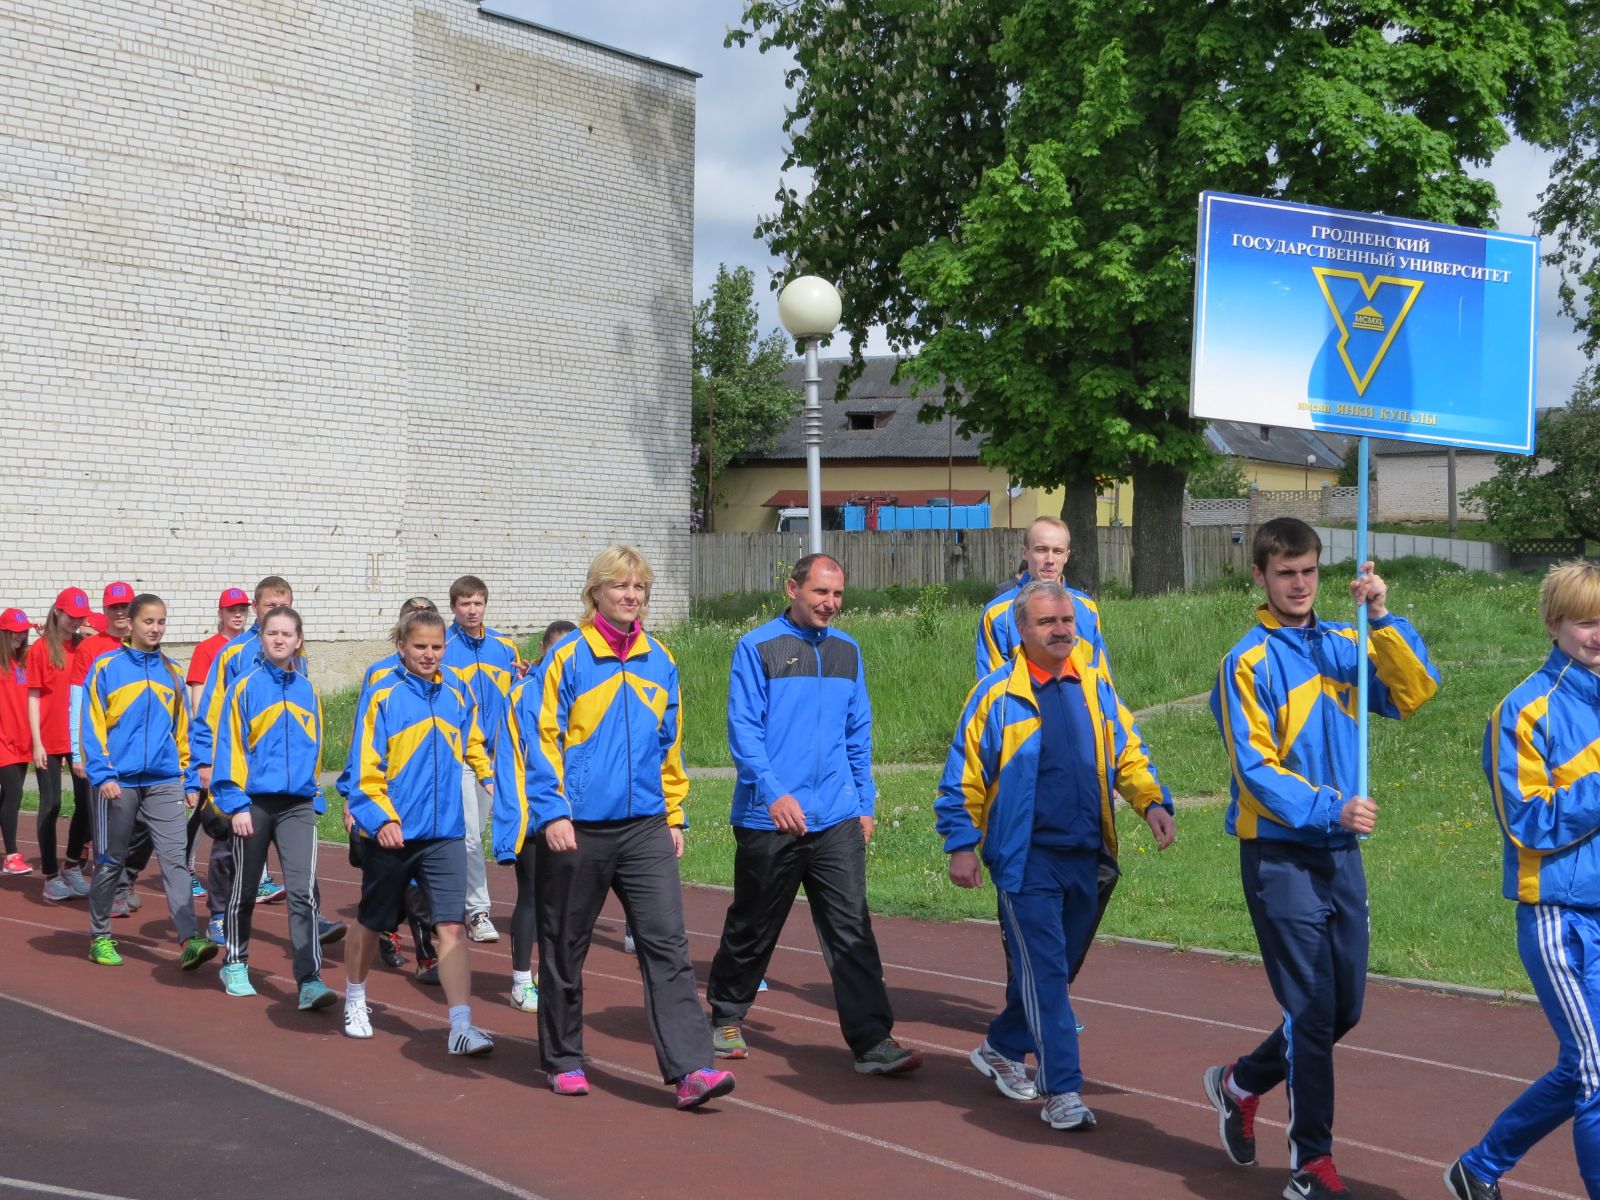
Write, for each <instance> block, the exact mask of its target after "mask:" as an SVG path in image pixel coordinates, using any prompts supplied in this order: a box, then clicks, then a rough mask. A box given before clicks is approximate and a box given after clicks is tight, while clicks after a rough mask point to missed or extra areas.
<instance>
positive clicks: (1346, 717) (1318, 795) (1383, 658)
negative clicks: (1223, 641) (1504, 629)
mask: <svg viewBox="0 0 1600 1200" xmlns="http://www.w3.org/2000/svg"><path fill="white" fill-rule="evenodd" d="M1256 614H1257V616H1258V618H1259V622H1260V623H1259V624H1258V625H1256V627H1255V628H1254V629H1252V630H1251V631H1250V632H1249V633H1247V634H1245V636H1244V637H1243V639H1241V640H1240V642H1239V644H1238V645H1236V646H1235V647H1234V648H1233V649H1232V650H1230V651H1229V652H1228V654H1227V657H1225V658H1224V659H1223V660H1222V667H1221V669H1220V671H1219V672H1218V675H1217V683H1216V686H1215V687H1214V688H1213V689H1212V691H1211V714H1212V716H1214V717H1215V718H1216V720H1217V727H1218V729H1220V730H1221V732H1222V743H1223V746H1224V748H1225V749H1226V750H1227V752H1228V759H1229V764H1230V767H1231V770H1232V778H1231V780H1230V782H1229V788H1230V791H1231V792H1232V796H1233V800H1232V803H1230V804H1229V805H1228V815H1227V819H1226V827H1227V830H1228V832H1229V833H1230V834H1232V835H1233V836H1235V837H1237V838H1241V839H1244V840H1249V839H1252V838H1261V839H1264V840H1268V841H1286V842H1299V843H1301V844H1303V845H1308V846H1322V847H1329V848H1332V847H1338V846H1347V845H1351V844H1353V843H1354V842H1355V840H1356V835H1355V834H1353V833H1351V832H1349V831H1348V830H1346V829H1343V828H1341V827H1340V825H1339V813H1340V811H1341V810H1342V809H1343V808H1344V805H1345V802H1346V801H1347V800H1349V799H1350V798H1351V797H1352V796H1354V795H1355V794H1356V784H1357V771H1356V755H1357V751H1358V747H1357V744H1356V733H1357V724H1356V695H1357V692H1356V688H1357V685H1358V682H1359V679H1358V676H1357V675H1356V669H1357V668H1356V653H1357V650H1356V631H1355V627H1354V626H1353V625H1347V624H1342V623H1338V622H1332V621H1320V620H1318V619H1317V617H1316V615H1315V614H1312V618H1311V623H1310V624H1309V625H1306V626H1303V627H1298V628H1290V627H1286V626H1284V625H1280V624H1279V623H1278V621H1277V619H1276V618H1275V617H1273V616H1272V614H1271V613H1270V612H1269V611H1268V609H1267V606H1266V605H1264V604H1263V605H1261V606H1260V607H1259V608H1258V609H1256ZM1367 658H1368V670H1369V671H1370V672H1371V676H1370V681H1369V692H1368V704H1367V707H1368V710H1369V711H1371V712H1374V713H1377V714H1378V715H1380V716H1385V717H1393V718H1395V719H1397V720H1398V719H1403V718H1405V717H1409V716H1410V715H1411V714H1412V713H1414V712H1416V711H1417V709H1419V708H1421V707H1422V706H1423V705H1424V704H1425V703H1427V701H1428V699H1429V697H1431V696H1432V695H1433V694H1434V692H1435V691H1437V690H1438V687H1439V672H1438V670H1437V669H1436V668H1435V667H1434V665H1433V664H1432V663H1431V662H1429V661H1428V649H1427V647H1426V646H1424V645H1423V644H1422V638H1421V637H1420V636H1418V634H1417V631H1416V630H1415V629H1413V628H1412V627H1411V622H1410V621H1408V620H1406V619H1405V618H1404V617H1398V616H1395V615H1394V614H1393V613H1389V614H1388V615H1387V616H1384V617H1381V618H1379V619H1378V620H1375V621H1373V622H1371V625H1370V634H1369V639H1368V647H1367Z"/></svg>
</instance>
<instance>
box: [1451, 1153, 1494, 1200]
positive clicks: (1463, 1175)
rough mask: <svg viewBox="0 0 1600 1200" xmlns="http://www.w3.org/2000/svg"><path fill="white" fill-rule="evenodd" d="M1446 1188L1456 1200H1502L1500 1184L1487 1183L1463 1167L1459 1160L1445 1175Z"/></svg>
mask: <svg viewBox="0 0 1600 1200" xmlns="http://www.w3.org/2000/svg"><path fill="white" fill-rule="evenodd" d="M1444 1186H1445V1187H1446V1189H1448V1190H1449V1192H1450V1194H1451V1195H1452V1196H1454V1197H1455V1198H1456V1200H1500V1184H1499V1183H1498V1182H1496V1183H1485V1182H1484V1181H1483V1180H1481V1179H1479V1178H1478V1177H1477V1176H1476V1175H1474V1174H1473V1173H1472V1172H1471V1171H1469V1170H1467V1169H1466V1167H1464V1166H1462V1165H1461V1160H1460V1159H1459V1158H1458V1159H1456V1160H1455V1162H1453V1163H1451V1164H1450V1169H1449V1170H1448V1171H1446V1172H1445V1173H1444Z"/></svg>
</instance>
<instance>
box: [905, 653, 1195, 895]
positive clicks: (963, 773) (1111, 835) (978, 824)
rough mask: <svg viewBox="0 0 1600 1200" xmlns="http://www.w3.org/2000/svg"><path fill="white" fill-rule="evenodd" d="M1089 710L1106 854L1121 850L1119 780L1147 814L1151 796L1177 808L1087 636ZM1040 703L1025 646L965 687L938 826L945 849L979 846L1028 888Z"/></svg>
mask: <svg viewBox="0 0 1600 1200" xmlns="http://www.w3.org/2000/svg"><path fill="white" fill-rule="evenodd" d="M1072 662H1073V665H1074V666H1075V667H1076V668H1077V671H1078V675H1079V678H1080V679H1081V680H1082V687H1083V694H1084V700H1085V702H1086V703H1087V705H1088V709H1089V718H1090V721H1091V723H1092V725H1093V727H1094V728H1095V729H1096V730H1098V731H1099V734H1100V736H1099V737H1098V738H1097V739H1096V741H1095V746H1094V756H1095V761H1096V763H1097V764H1098V766H1099V772H1098V782H1099V785H1100V834H1101V840H1102V844H1103V846H1104V848H1105V850H1106V852H1107V853H1109V854H1111V855H1113V856H1115V854H1116V853H1117V826H1116V819H1115V816H1114V814H1113V812H1112V807H1111V805H1112V789H1115V790H1116V791H1117V792H1119V793H1121V795H1122V797H1123V798H1124V799H1125V800H1127V802H1128V803H1129V804H1130V805H1131V806H1132V807H1133V810H1134V811H1135V812H1137V813H1138V814H1139V815H1140V816H1141V817H1142V816H1144V814H1145V813H1146V812H1147V811H1148V810H1149V808H1150V806H1151V805H1152V804H1160V805H1161V806H1162V807H1164V808H1165V809H1166V810H1167V811H1168V812H1171V811H1172V797H1171V795H1170V794H1169V793H1168V792H1167V789H1166V788H1165V787H1163V786H1162V784H1161V781H1160V780H1159V779H1158V778H1157V777H1156V773H1155V767H1154V766H1153V765H1152V764H1151V762H1150V758H1149V755H1148V754H1146V753H1145V748H1144V742H1143V740H1142V739H1141V738H1140V736H1139V727H1138V726H1137V725H1135V724H1134V721H1133V714H1132V713H1130V712H1129V711H1128V710H1127V708H1126V707H1124V705H1123V703H1122V701H1121V699H1120V698H1118V696H1117V690H1116V688H1115V686H1113V684H1112V682H1111V676H1110V675H1109V674H1108V673H1107V671H1106V668H1105V665H1104V659H1103V658H1102V657H1101V656H1100V655H1098V654H1097V653H1096V652H1095V648H1094V647H1093V646H1091V645H1090V644H1089V643H1088V641H1087V640H1085V639H1083V638H1080V639H1079V640H1078V643H1077V644H1076V645H1075V646H1074V647H1073V649H1072ZM1039 729H1040V717H1039V705H1038V702H1037V701H1036V700H1035V699H1034V694H1033V679H1032V676H1031V675H1030V674H1029V673H1028V660H1027V658H1026V657H1025V656H1023V655H1021V654H1018V655H1016V656H1015V657H1014V658H1012V659H1011V661H1009V662H1007V663H1005V664H1003V665H1002V666H1000V667H998V668H997V669H995V670H993V671H991V672H989V673H988V674H987V675H985V676H984V677H983V678H982V679H981V680H979V681H978V685H977V686H976V687H974V688H973V689H972V691H971V692H970V693H969V694H968V696H967V702H966V705H965V707H964V708H963V709H962V710H961V721H960V724H958V725H957V726H956V733H955V737H954V738H953V739H952V740H951V742H950V755H949V757H948V758H947V759H946V760H945V767H944V776H943V778H941V779H940V780H939V796H938V799H937V800H935V801H934V816H935V827H936V828H937V829H938V831H939V833H940V834H941V835H942V836H943V837H944V849H945V853H946V854H953V853H955V852H956V851H957V850H974V849H976V850H978V851H979V853H980V855H981V856H982V858H983V861H984V863H985V864H986V865H987V866H988V868H989V874H990V876H991V877H992V878H993V879H994V884H995V886H996V887H997V888H999V889H1000V890H1001V891H1006V892H1017V891H1020V890H1021V889H1022V878H1023V872H1024V869H1025V868H1026V866H1027V860H1028V847H1029V844H1030V842H1031V841H1032V835H1033V801H1034V785H1035V783H1036V782H1037V780H1038V776H1039Z"/></svg>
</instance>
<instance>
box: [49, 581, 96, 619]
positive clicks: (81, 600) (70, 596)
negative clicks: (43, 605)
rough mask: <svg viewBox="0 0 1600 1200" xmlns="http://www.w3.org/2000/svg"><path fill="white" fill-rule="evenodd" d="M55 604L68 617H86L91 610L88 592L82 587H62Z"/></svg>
mask: <svg viewBox="0 0 1600 1200" xmlns="http://www.w3.org/2000/svg"><path fill="white" fill-rule="evenodd" d="M55 606H56V607H57V608H59V609H60V610H61V611H62V612H64V613H66V614H67V616H69V617H87V616H88V615H89V613H90V611H91V610H90V608H89V593H87V592H85V591H84V590H83V589H82V588H62V589H61V594H60V595H59V596H57V597H56V604H55Z"/></svg>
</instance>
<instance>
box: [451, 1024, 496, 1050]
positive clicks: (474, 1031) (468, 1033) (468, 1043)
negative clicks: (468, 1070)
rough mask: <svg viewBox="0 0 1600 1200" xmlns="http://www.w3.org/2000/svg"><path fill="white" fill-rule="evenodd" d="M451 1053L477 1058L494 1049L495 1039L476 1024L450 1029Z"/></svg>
mask: <svg viewBox="0 0 1600 1200" xmlns="http://www.w3.org/2000/svg"><path fill="white" fill-rule="evenodd" d="M449 1044H450V1053H451V1054H465V1055H468V1056H470V1057H473V1058H476V1057H478V1056H480V1055H484V1054H487V1053H489V1051H491V1050H493V1049H494V1039H493V1038H492V1037H490V1036H489V1035H488V1034H487V1033H485V1032H484V1031H483V1030H481V1029H479V1028H478V1027H477V1026H476V1025H468V1026H467V1027H466V1028H465V1029H452V1030H451V1031H450V1043H449Z"/></svg>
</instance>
